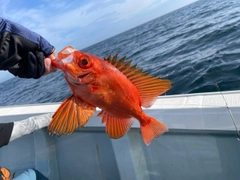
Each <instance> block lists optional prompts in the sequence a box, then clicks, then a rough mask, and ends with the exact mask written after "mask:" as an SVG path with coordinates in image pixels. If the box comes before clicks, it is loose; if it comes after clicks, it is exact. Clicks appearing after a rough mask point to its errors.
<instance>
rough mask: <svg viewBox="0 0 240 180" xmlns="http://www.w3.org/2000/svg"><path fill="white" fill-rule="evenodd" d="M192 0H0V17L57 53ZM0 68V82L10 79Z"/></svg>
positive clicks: (88, 44)
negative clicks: (22, 27) (45, 40)
mask: <svg viewBox="0 0 240 180" xmlns="http://www.w3.org/2000/svg"><path fill="white" fill-rule="evenodd" d="M195 1H196V0H141V1H139V0H71V1H69V0H38V1H32V0H21V1H17V0H0V4H1V6H0V17H3V18H6V19H9V20H11V21H14V22H17V23H19V24H21V25H23V26H25V27H27V28H29V29H30V30H32V31H34V32H36V33H38V34H40V35H41V36H43V37H44V38H45V39H47V40H48V41H49V42H50V43H51V44H52V45H54V46H55V48H56V51H57V52H59V51H60V50H61V49H63V48H64V47H65V46H68V45H70V46H73V47H74V48H76V49H83V48H85V47H88V46H90V45H92V44H95V43H97V42H100V41H102V40H104V39H107V38H109V37H112V36H114V35H117V34H119V33H121V32H124V31H126V30H128V29H131V28H133V27H136V26H138V25H140V24H143V23H145V22H148V21H150V20H152V19H155V18H157V17H159V16H162V15H164V14H166V13H169V12H171V11H173V10H176V9H179V8H181V7H183V6H186V5H188V4H190V3H193V2H195ZM12 77H13V75H11V74H10V73H8V72H7V71H0V83H1V82H3V81H5V80H7V79H9V78H12Z"/></svg>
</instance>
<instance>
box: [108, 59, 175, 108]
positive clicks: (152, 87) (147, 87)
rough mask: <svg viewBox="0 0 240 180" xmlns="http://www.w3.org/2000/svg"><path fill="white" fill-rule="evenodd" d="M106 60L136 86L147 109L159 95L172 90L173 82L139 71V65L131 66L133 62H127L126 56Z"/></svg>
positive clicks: (140, 69)
mask: <svg viewBox="0 0 240 180" xmlns="http://www.w3.org/2000/svg"><path fill="white" fill-rule="evenodd" d="M104 60H106V61H107V62H109V63H110V64H112V65H113V66H115V67H116V68H118V70H119V71H121V72H122V73H123V74H124V75H125V76H126V77H127V78H128V79H129V80H130V81H131V82H132V83H133V84H134V85H135V86H136V88H137V89H138V92H139V94H140V98H141V101H142V106H143V107H145V108H148V107H150V106H151V105H152V104H153V103H154V102H155V100H156V99H157V97H158V96H159V95H161V94H163V93H165V92H166V91H167V90H169V89H170V88H171V84H172V82H171V81H169V80H166V79H160V78H159V77H153V76H150V75H148V72H144V71H143V69H142V68H139V69H137V64H134V65H132V66H131V62H132V60H130V61H126V62H125V61H124V60H125V56H124V57H122V58H121V59H119V60H117V54H116V55H115V56H114V57H113V58H112V59H111V55H109V56H108V57H107V58H106V59H104Z"/></svg>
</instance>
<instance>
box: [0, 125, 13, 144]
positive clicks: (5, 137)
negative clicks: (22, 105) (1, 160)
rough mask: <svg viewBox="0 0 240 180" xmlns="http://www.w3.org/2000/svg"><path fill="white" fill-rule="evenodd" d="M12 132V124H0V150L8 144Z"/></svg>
mask: <svg viewBox="0 0 240 180" xmlns="http://www.w3.org/2000/svg"><path fill="white" fill-rule="evenodd" d="M12 130H13V122H10V123H0V148H1V147H2V146H5V145H7V144H8V143H9V140H10V137H11V134H12Z"/></svg>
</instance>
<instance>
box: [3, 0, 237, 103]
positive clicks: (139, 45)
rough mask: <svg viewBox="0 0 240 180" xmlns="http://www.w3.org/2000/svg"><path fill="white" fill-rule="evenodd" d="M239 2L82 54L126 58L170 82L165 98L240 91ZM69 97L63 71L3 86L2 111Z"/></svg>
mask: <svg viewBox="0 0 240 180" xmlns="http://www.w3.org/2000/svg"><path fill="white" fill-rule="evenodd" d="M239 9H240V1H239V0H212V1H209V0H200V1H197V2H195V3H193V4H190V5H188V6H185V7H183V8H181V9H178V10H176V11H174V12H171V13H169V14H166V15H164V16H161V17H159V18H156V19H154V20H152V21H149V22H147V23H145V24H142V25H140V26H138V27H135V28H133V29H130V30H128V31H126V32H123V33H121V34H119V35H117V36H114V37H111V38H109V39H107V40H104V41H102V42H99V43H97V44H94V45H92V46H90V47H87V48H85V49H82V51H85V52H88V53H92V54H95V55H97V56H100V57H106V56H107V55H108V54H112V55H114V54H115V53H118V54H119V57H120V56H123V55H126V57H127V59H132V60H133V63H134V64H135V63H137V64H138V67H142V68H143V69H144V70H145V71H147V72H149V73H150V74H152V75H154V76H160V77H161V78H167V79H170V80H171V81H172V82H173V87H172V89H170V90H169V91H168V92H167V93H166V94H168V95H170V94H184V93H199V92H213V91H218V89H217V87H216V84H217V85H218V86H219V88H220V90H221V91H226V90H239V89H240V11H239ZM70 94H71V92H70V90H69V88H68V86H67V84H66V82H65V79H64V77H63V75H62V73H61V72H60V71H57V72H55V73H53V74H50V75H48V76H45V77H42V78H40V79H38V80H34V79H20V78H17V77H16V78H13V79H10V80H8V81H5V82H3V83H1V84H0V106H6V105H19V104H33V103H45V102H59V101H63V100H64V99H65V98H66V97H67V96H68V95H70Z"/></svg>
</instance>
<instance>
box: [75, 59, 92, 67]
mask: <svg viewBox="0 0 240 180" xmlns="http://www.w3.org/2000/svg"><path fill="white" fill-rule="evenodd" d="M78 65H79V67H80V68H83V69H86V68H90V67H91V65H92V63H91V60H90V58H89V57H82V58H81V59H80V61H79V62H78Z"/></svg>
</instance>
